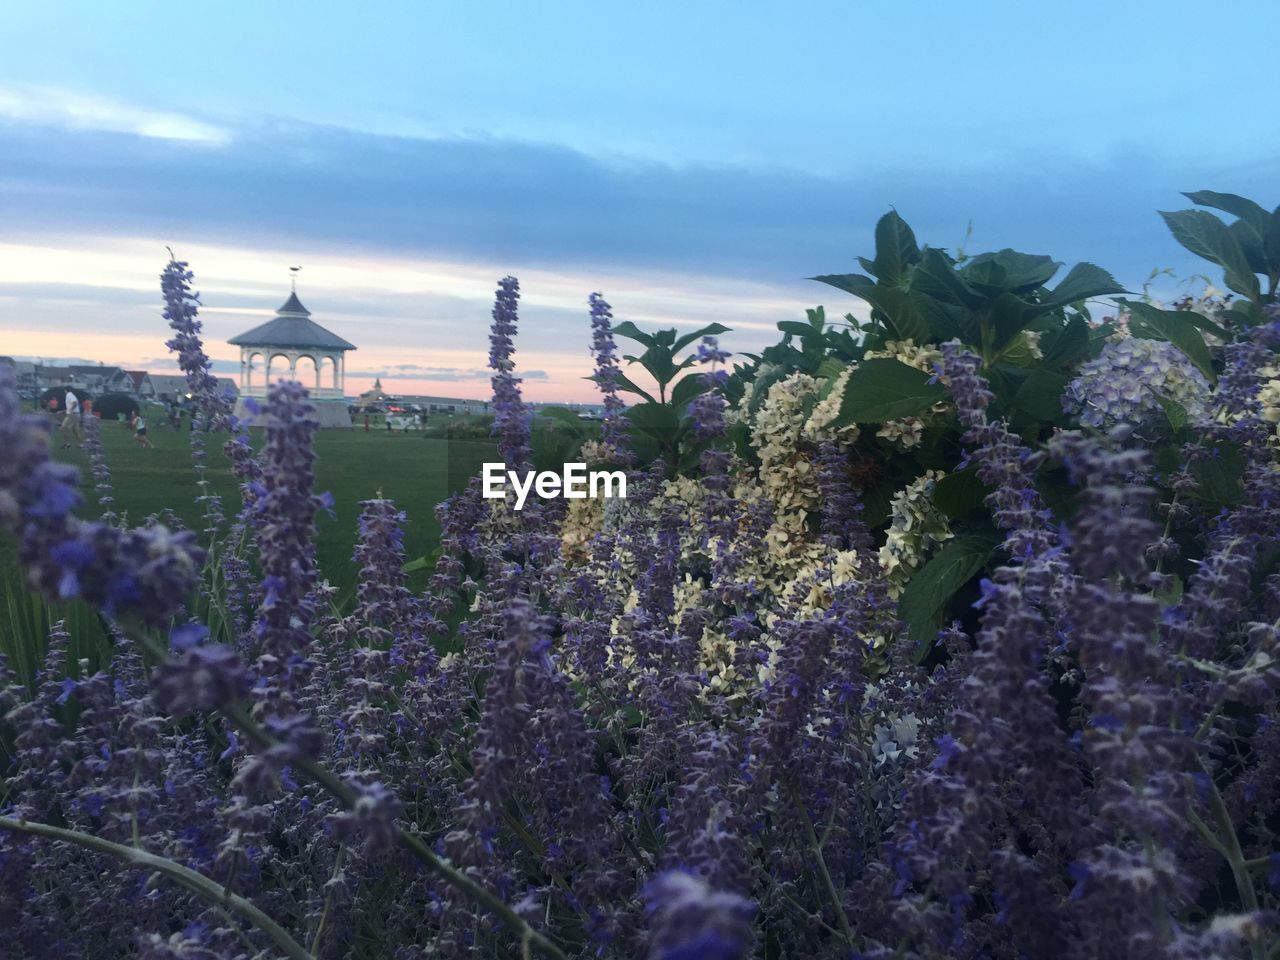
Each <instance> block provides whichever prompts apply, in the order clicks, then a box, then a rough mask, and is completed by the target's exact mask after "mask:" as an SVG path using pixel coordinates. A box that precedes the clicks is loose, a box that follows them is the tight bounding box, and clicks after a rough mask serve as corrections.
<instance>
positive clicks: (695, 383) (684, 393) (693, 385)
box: [671, 373, 707, 410]
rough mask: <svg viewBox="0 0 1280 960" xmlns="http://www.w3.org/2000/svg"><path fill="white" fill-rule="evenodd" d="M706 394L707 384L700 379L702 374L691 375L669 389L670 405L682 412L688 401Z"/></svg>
mask: <svg viewBox="0 0 1280 960" xmlns="http://www.w3.org/2000/svg"><path fill="white" fill-rule="evenodd" d="M706 392H707V384H706V381H705V380H703V379H702V374H700V373H691V374H689V376H687V377H683V378H681V380H680V382H679V383H677V384H676V385H675V386H674V387H672V388H671V405H672V406H673V407H675V408H676V409H678V410H683V409H684V408H685V406H686V405H687V404H688V403H689V401H690V400H692V399H693V398H694V397H696V396H699V395H700V394H704V393H706Z"/></svg>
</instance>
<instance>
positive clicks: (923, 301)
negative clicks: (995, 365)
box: [908, 290, 977, 343]
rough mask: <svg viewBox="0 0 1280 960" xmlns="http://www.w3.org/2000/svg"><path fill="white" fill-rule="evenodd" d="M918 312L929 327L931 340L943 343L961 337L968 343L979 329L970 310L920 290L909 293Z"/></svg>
mask: <svg viewBox="0 0 1280 960" xmlns="http://www.w3.org/2000/svg"><path fill="white" fill-rule="evenodd" d="M908 296H910V297H911V304H912V306H914V307H915V309H916V313H917V314H918V315H919V316H920V318H921V319H922V320H924V322H925V324H926V325H927V326H928V328H929V337H928V339H929V341H930V342H933V343H943V342H945V341H947V340H953V339H956V338H959V339H961V340H963V341H965V342H966V343H968V342H971V341H973V340H974V339H975V336H976V333H977V330H976V328H975V326H974V324H973V318H972V316H971V315H970V313H969V311H968V310H966V309H965V308H964V307H962V306H958V305H956V304H953V303H942V302H940V301H938V300H935V299H934V298H933V297H931V296H930V295H929V294H927V293H924V292H922V291H920V290H911V291H910V292H909V293H908Z"/></svg>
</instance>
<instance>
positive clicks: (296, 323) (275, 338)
mask: <svg viewBox="0 0 1280 960" xmlns="http://www.w3.org/2000/svg"><path fill="white" fill-rule="evenodd" d="M227 342H228V343H230V344H234V345H235V346H238V347H291V348H293V349H298V350H354V349H356V345H355V344H354V343H351V342H349V341H347V340H344V339H342V337H340V336H338V335H337V334H336V333H333V332H331V331H329V330H326V329H325V328H324V327H322V326H320V324H318V323H316V322H315V321H314V320H312V319H311V311H310V310H308V309H307V308H306V307H304V306H303V305H302V301H301V300H299V299H298V295H297V294H296V293H291V294H289V299H288V300H286V301H285V302H284V306H282V307H281V308H280V309H279V310H277V311H276V315H275V318H274V319H272V320H268V321H267V322H266V323H264V324H262V325H261V326H257V327H254V328H253V329H252V330H246V331H245V332H244V333H241V334H237V335H236V336H234V337H232V338H231V339H230V340H228V341H227Z"/></svg>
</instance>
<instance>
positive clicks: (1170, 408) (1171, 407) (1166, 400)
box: [1147, 387, 1187, 433]
mask: <svg viewBox="0 0 1280 960" xmlns="http://www.w3.org/2000/svg"><path fill="white" fill-rule="evenodd" d="M1147 389H1148V390H1151V388H1150V387H1148V388H1147ZM1151 395H1152V396H1153V397H1155V398H1156V402H1157V403H1158V404H1160V409H1161V410H1163V411H1164V415H1165V418H1166V419H1167V420H1168V421H1169V426H1170V427H1172V428H1173V432H1174V433H1178V432H1180V431H1181V430H1182V429H1183V428H1184V427H1185V426H1186V425H1187V408H1186V407H1184V406H1183V405H1182V404H1181V403H1179V402H1178V401H1177V400H1175V399H1173V397H1166V396H1165V395H1164V394H1163V393H1160V392H1159V391H1157V390H1151Z"/></svg>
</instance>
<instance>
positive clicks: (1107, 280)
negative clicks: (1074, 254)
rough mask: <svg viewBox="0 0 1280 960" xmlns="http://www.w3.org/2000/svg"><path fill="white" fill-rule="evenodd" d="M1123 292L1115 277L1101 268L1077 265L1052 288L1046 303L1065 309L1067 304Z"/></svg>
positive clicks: (1082, 264)
mask: <svg viewBox="0 0 1280 960" xmlns="http://www.w3.org/2000/svg"><path fill="white" fill-rule="evenodd" d="M1124 292H1125V290H1124V287H1122V286H1120V284H1118V283H1116V279H1115V277H1113V276H1111V274H1109V273H1107V271H1105V270H1103V269H1102V268H1101V267H1098V266H1094V265H1093V264H1092V263H1077V264H1076V265H1075V266H1074V267H1072V268H1071V269H1070V270H1069V271H1068V272H1067V275H1066V276H1065V277H1063V278H1062V280H1061V282H1060V283H1059V284H1058V285H1057V286H1056V287H1054V288H1053V291H1052V292H1051V293H1050V294H1049V300H1048V302H1050V303H1052V304H1054V305H1055V306H1059V307H1065V306H1066V305H1067V304H1070V303H1078V302H1079V301H1081V300H1088V299H1090V298H1091V297H1105V296H1108V295H1109V294H1113V293H1124Z"/></svg>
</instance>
